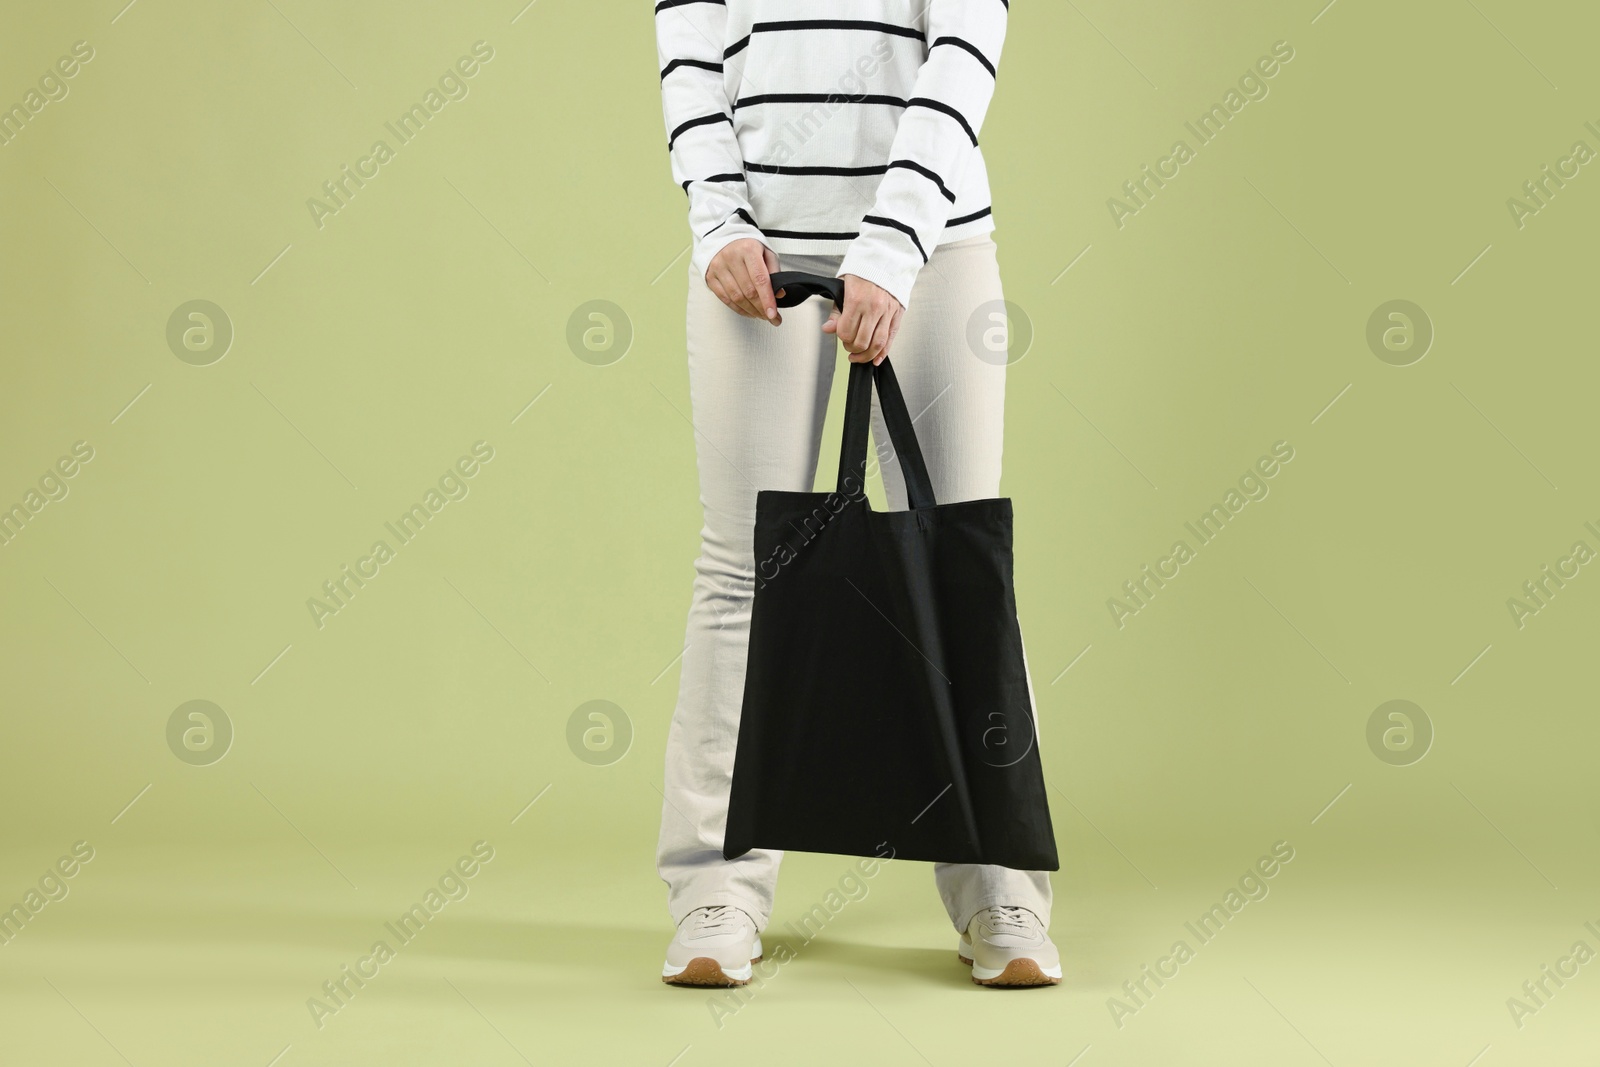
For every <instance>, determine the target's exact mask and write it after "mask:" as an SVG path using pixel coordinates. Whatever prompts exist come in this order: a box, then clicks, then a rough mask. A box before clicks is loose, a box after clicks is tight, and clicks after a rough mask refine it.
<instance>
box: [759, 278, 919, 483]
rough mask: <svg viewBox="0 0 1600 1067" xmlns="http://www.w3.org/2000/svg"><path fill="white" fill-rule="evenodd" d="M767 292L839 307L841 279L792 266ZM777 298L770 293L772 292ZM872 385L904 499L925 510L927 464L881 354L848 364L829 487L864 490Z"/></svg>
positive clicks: (792, 301) (780, 299)
mask: <svg viewBox="0 0 1600 1067" xmlns="http://www.w3.org/2000/svg"><path fill="white" fill-rule="evenodd" d="M772 291H773V293H774V295H775V298H776V300H777V304H778V306H779V307H785V308H787V307H794V306H795V305H796V304H799V303H802V302H803V301H805V300H808V299H809V298H811V297H813V296H826V297H828V298H830V299H831V300H832V301H833V304H834V306H835V307H838V308H843V307H844V279H843V278H829V277H827V276H825V275H821V274H808V273H806V272H805V271H798V270H780V271H776V272H774V273H773V275H772ZM780 291H781V292H782V293H783V295H782V296H776V294H777V293H778V292H780ZM874 383H876V384H877V387H878V407H879V408H880V409H882V411H883V421H884V424H885V425H887V426H888V427H889V440H890V442H891V443H892V444H893V445H894V451H895V455H896V456H897V457H899V460H900V473H901V474H902V475H903V476H904V478H905V482H906V499H907V500H908V501H909V502H910V504H911V506H912V507H913V508H931V507H933V506H934V505H935V504H936V503H937V501H935V500H934V496H933V480H932V479H931V478H929V477H928V466H927V464H926V463H924V462H923V459H922V448H921V447H920V446H919V445H918V444H917V433H916V430H915V428H913V426H912V425H911V414H910V412H908V411H907V410H906V400H905V396H904V395H903V394H902V393H901V392H900V382H899V381H898V380H897V379H896V378H895V376H894V368H893V367H892V366H890V365H889V360H888V358H887V357H885V359H884V361H883V362H882V363H879V364H878V365H877V366H873V365H872V364H870V363H852V364H850V388H849V391H848V392H847V393H846V394H845V402H844V439H843V440H842V441H841V442H840V446H839V478H838V481H837V483H836V484H835V488H836V489H837V490H838V491H839V493H840V494H841V495H843V496H856V495H859V494H860V493H862V492H863V491H864V490H865V488H866V472H867V433H868V430H869V428H870V427H871V425H872V387H873V384H874ZM851 474H855V475H857V478H856V487H855V490H854V492H852V491H850V490H849V489H847V488H846V486H845V479H846V478H847V477H849V476H850V475H851Z"/></svg>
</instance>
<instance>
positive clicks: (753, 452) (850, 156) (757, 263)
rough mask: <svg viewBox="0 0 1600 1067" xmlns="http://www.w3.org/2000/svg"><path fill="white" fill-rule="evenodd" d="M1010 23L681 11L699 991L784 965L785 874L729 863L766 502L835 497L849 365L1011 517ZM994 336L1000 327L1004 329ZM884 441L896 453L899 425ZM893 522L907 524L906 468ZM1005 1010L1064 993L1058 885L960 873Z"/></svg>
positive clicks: (691, 948)
mask: <svg viewBox="0 0 1600 1067" xmlns="http://www.w3.org/2000/svg"><path fill="white" fill-rule="evenodd" d="M1007 8H1008V4H1007V0H851V2H847V0H809V2H805V3H801V2H798V0H660V2H659V3H657V4H656V6H655V18H656V38H657V46H658V51H659V54H660V60H661V92H662V103H663V110H664V112H665V117H666V126H667V130H668V149H669V152H670V154H671V157H672V171H673V177H674V178H676V179H677V181H678V182H679V184H680V185H682V187H683V189H684V191H685V192H686V193H687V194H688V198H689V223H690V228H691V230H692V231H693V234H694V249H693V255H692V257H691V260H690V266H689V302H688V324H687V332H688V348H689V387H690V394H691V399H692V403H693V408H694V425H695V431H696V447H697V452H698V461H699V473H700V495H701V503H702V506H703V508H704V513H705V525H704V529H703V530H702V531H701V539H702V541H701V552H700V556H699V559H698V560H697V561H696V564H695V569H696V578H695V586H694V597H693V602H692V604H691V607H690V610H689V624H688V634H687V638H686V641H685V651H684V654H683V666H682V676H681V679H680V682H679V689H678V704H677V710H676V712H675V713H674V715H673V719H672V727H671V730H670V732H669V735H668V739H667V761H666V778H665V787H664V790H663V792H664V795H665V803H664V804H663V805H662V816H661V838H660V844H659V847H658V851H657V867H658V870H659V871H660V874H661V877H662V879H663V880H665V881H666V883H667V885H668V887H669V894H668V906H669V909H670V911H671V913H672V917H673V921H674V922H676V923H677V924H678V930H677V934H676V936H674V938H673V940H672V942H671V944H670V945H669V946H668V949H667V961H666V964H665V966H664V967H663V968H662V972H661V973H662V978H663V980H664V981H666V982H669V983H673V984H678V985H742V984H744V983H745V982H747V981H749V978H750V974H751V964H752V962H754V961H755V960H757V959H759V958H760V956H761V942H760V937H759V931H760V930H762V929H763V928H765V926H766V925H767V922H768V919H769V918H770V914H771V909H772V899H773V889H774V885H775V883H776V880H777V873H778V861H779V859H780V857H781V854H780V853H778V852H773V851H763V850H754V851H751V852H749V853H747V854H746V855H744V856H741V857H740V858H739V859H737V860H732V861H727V860H724V859H723V858H722V839H723V830H724V826H725V822H726V816H727V809H728V792H729V785H730V781H731V777H732V771H733V762H734V752H735V748H736V743H737V738H738V728H739V710H740V703H741V698H742V694H743V685H744V672H745V656H746V650H747V642H748V639H749V623H750V607H751V602H752V595H753V589H754V579H755V561H754V549H753V546H752V526H753V524H754V521H755V507H756V491H757V489H758V488H762V489H790V490H799V491H809V490H810V489H811V487H812V479H813V476H814V475H815V472H816V464H817V457H818V449H819V446H820V443H821V442H820V438H821V433H822V425H823V418H824V415H825V414H826V408H827V402H828V395H829V391H830V386H831V383H832V380H833V369H834V362H835V353H836V339H837V342H841V343H843V345H844V347H845V350H846V352H847V353H848V354H849V358H850V360H851V362H857V363H859V362H865V361H871V362H874V363H878V362H882V360H883V358H884V357H885V356H886V355H888V354H889V352H890V350H891V348H892V349H893V351H894V353H895V355H896V362H895V368H896V370H897V372H898V377H899V380H900V383H901V386H902V389H903V392H904V393H905V398H906V402H907V405H908V406H909V408H910V410H911V411H912V412H913V413H914V414H916V413H920V414H916V419H917V437H918V439H919V441H920V442H921V446H922V451H923V453H924V457H925V459H926V461H927V465H928V468H929V471H930V473H931V475H932V478H933V482H934V490H935V493H936V495H937V498H938V499H939V500H941V501H957V500H972V499H983V498H989V497H995V496H998V495H999V491H1000V452H1001V438H1002V427H1003V423H1004V405H1005V367H1004V366H1003V365H999V364H1003V362H1004V361H994V360H993V359H992V358H991V359H989V360H985V359H982V358H979V357H978V355H976V354H975V353H974V351H973V350H972V349H970V348H969V347H968V344H967V341H966V338H967V332H968V325H969V322H970V321H971V320H972V319H973V317H974V315H975V313H977V312H978V310H979V308H980V307H983V306H984V305H991V306H998V305H997V304H996V303H995V302H997V301H999V300H1000V299H1001V286H1000V275H999V268H998V266H997V264H996V260H995V245H994V241H993V240H992V239H991V238H990V236H989V233H990V231H992V230H993V229H994V223H993V220H992V218H991V214H990V203H989V189H988V177H987V173H986V171H985V168H984V162H983V156H982V154H981V153H980V152H979V150H978V130H979V128H980V127H981V125H982V122H983V117H984V114H985V112H986V111H987V110H988V106H989V100H990V97H991V96H992V94H993V92H994V84H995V71H996V66H997V64H998V63H999V59H1000V51H1001V45H1002V43H1003V42H1004V39H1005V29H1006V16H1007V13H1008V11H1007ZM780 256H781V257H782V269H785V270H799V271H806V272H810V273H814V274H826V275H828V276H830V277H839V278H843V279H844V285H845V299H844V308H843V310H842V311H839V310H833V309H829V310H828V313H827V317H826V319H824V308H823V305H822V304H821V303H819V302H818V301H816V300H809V301H806V302H804V303H802V304H800V305H798V306H796V307H794V308H791V309H790V310H789V313H788V316H787V318H788V319H789V320H790V321H788V322H785V317H784V316H781V315H779V314H778V310H777V306H776V302H775V300H774V294H773V292H772V287H771V284H770V281H769V278H770V275H771V274H772V273H773V272H774V271H777V270H778V269H779V257H780ZM983 325H984V327H986V328H988V327H990V326H991V323H989V322H988V321H987V320H985V321H984V323H983ZM873 436H874V439H875V440H877V441H879V442H884V441H887V440H888V435H887V431H886V430H885V428H884V426H883V422H882V418H881V416H880V415H879V414H878V412H877V410H876V406H875V409H874V413H873ZM882 472H883V481H884V488H885V491H886V494H887V496H888V499H889V505H890V507H891V508H896V509H902V508H905V507H906V501H905V486H904V482H903V480H902V478H901V475H900V471H899V468H898V466H897V464H896V463H895V462H894V461H893V458H892V456H888V457H885V458H884V460H883V465H882ZM934 874H935V879H936V881H937V884H938V888H939V894H940V896H941V898H942V899H943V901H944V905H945V908H946V909H947V911H948V912H949V915H950V920H951V922H952V923H953V924H954V926H955V928H956V930H957V932H958V933H959V935H960V939H959V956H960V958H961V962H962V963H963V964H970V966H971V967H972V977H973V980H974V981H976V982H978V983H979V984H983V985H1007V986H1016V985H1043V984H1053V983H1055V982H1058V981H1059V980H1060V977H1061V964H1060V959H1059V957H1058V955H1057V952H1056V948H1055V946H1054V945H1053V944H1052V943H1051V941H1050V938H1049V936H1048V935H1047V933H1046V930H1047V929H1048V926H1049V921H1050V883H1049V878H1048V876H1047V875H1046V874H1045V873H1044V872H1039V871H1034V872H1026V871H1015V870H1011V869H1009V868H1005V867H996V866H988V865H976V864H936V865H935V867H934Z"/></svg>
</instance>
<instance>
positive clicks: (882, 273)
mask: <svg viewBox="0 0 1600 1067" xmlns="http://www.w3.org/2000/svg"><path fill="white" fill-rule="evenodd" d="M892 239H894V240H899V241H904V240H905V238H904V237H903V236H901V235H900V234H898V233H896V234H894V235H893V238H892ZM921 270H922V259H921V257H920V256H917V255H915V254H913V255H912V256H911V257H910V258H909V259H907V257H906V254H905V252H904V251H903V250H901V249H898V248H893V247H891V246H889V245H888V244H887V243H886V241H885V240H883V239H881V238H880V237H879V235H878V234H876V233H871V232H864V233H862V234H861V236H860V237H857V238H856V239H855V240H854V241H852V242H851V243H850V249H849V251H847V252H846V253H845V256H844V261H843V262H842V263H840V264H839V272H838V276H839V277H841V278H842V277H844V276H845V275H846V274H854V275H855V276H856V277H858V278H865V279H866V280H867V281H869V282H871V283H872V284H873V285H876V286H878V287H879V288H880V289H883V290H885V291H886V292H888V294H889V295H890V296H892V297H894V298H895V299H896V300H898V301H900V306H901V307H903V308H905V307H910V306H911V289H912V287H913V286H914V285H916V283H917V274H918V272H920V271H921Z"/></svg>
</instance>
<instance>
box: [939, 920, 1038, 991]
mask: <svg viewBox="0 0 1600 1067" xmlns="http://www.w3.org/2000/svg"><path fill="white" fill-rule="evenodd" d="M956 955H957V956H958V957H959V958H960V960H961V962H962V963H965V964H969V965H971V967H972V980H973V981H974V982H976V983H978V984H979V985H992V986H1036V985H1056V984H1058V983H1059V982H1060V981H1061V955H1060V953H1058V952H1057V951H1056V946H1055V944H1054V943H1053V942H1051V940H1050V935H1049V934H1047V933H1045V929H1044V924H1043V923H1042V922H1040V921H1039V917H1038V916H1037V915H1035V914H1034V913H1033V912H1031V911H1029V910H1028V909H1027V908H1016V907H1008V906H1006V905H1001V906H999V907H994V908H984V909H983V910H982V911H980V912H978V914H976V915H974V916H973V917H972V922H971V923H970V924H968V926H967V932H966V933H964V934H962V935H961V944H960V945H959V946H958V947H957V948H956Z"/></svg>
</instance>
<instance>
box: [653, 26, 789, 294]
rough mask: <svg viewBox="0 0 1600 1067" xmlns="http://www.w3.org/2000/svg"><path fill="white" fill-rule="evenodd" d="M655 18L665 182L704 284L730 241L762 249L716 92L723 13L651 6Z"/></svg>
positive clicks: (726, 110)
mask: <svg viewBox="0 0 1600 1067" xmlns="http://www.w3.org/2000/svg"><path fill="white" fill-rule="evenodd" d="M655 18H656V53H657V55H658V56H659V58H660V61H661V109H662V113H663V115H664V116H665V118H666V123H667V151H668V153H669V154H670V155H671V157H672V177H673V179H674V180H675V181H677V183H678V184H679V185H680V186H682V187H683V190H684V191H685V192H686V193H688V194H689V228H690V230H691V231H692V232H693V234H694V255H693V259H692V260H691V263H692V264H693V265H694V267H695V270H696V273H695V276H696V277H698V278H704V277H705V273H706V268H707V267H709V266H710V265H711V259H712V257H713V256H715V255H716V254H717V253H718V252H720V251H722V249H723V248H724V247H725V246H727V245H728V244H730V243H732V242H733V241H737V240H740V239H741V238H746V237H753V238H755V239H756V240H758V241H763V243H765V242H764V240H763V238H762V235H761V230H760V229H759V228H758V227H757V226H756V222H755V216H754V215H753V214H752V213H751V210H750V200H749V194H748V190H747V188H746V185H745V175H744V157H743V155H742V154H741V153H740V151H739V142H738V139H737V138H736V137H735V136H734V130H733V119H732V113H733V104H732V102H731V101H730V100H729V99H728V94H727V91H726V90H725V89H724V88H723V80H722V52H723V37H724V32H723V31H724V27H725V25H726V23H727V18H728V9H727V6H726V3H725V0H659V2H658V3H656V4H655Z"/></svg>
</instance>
